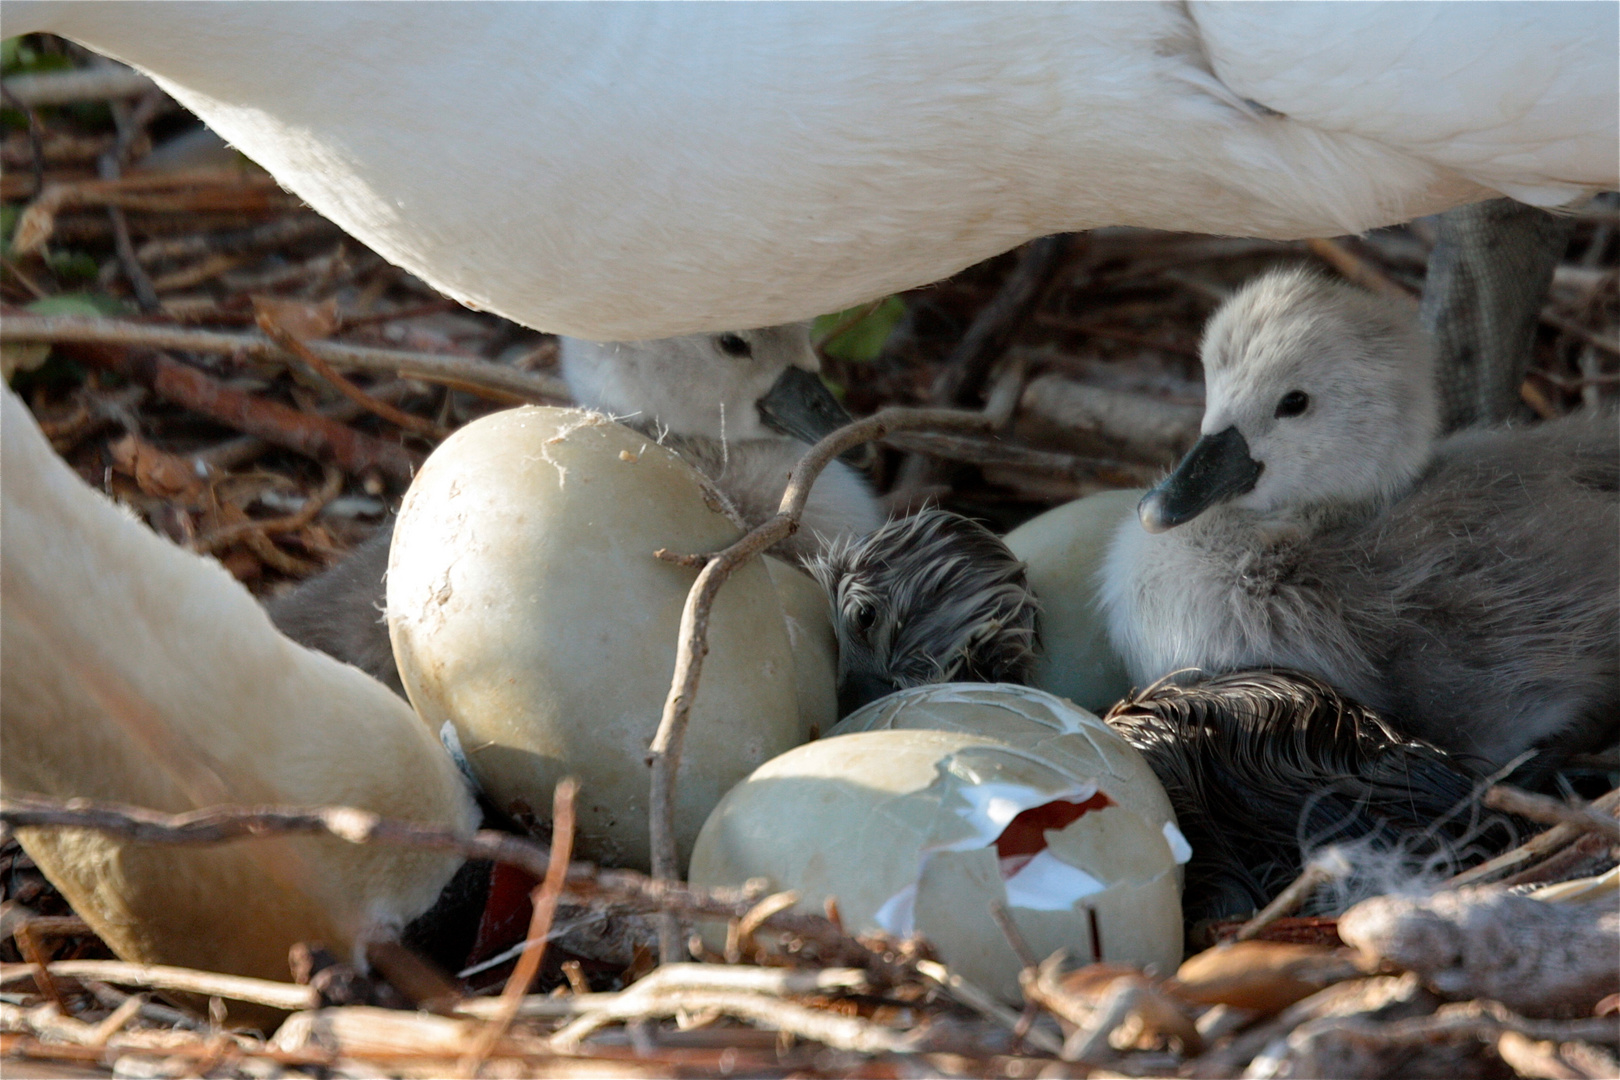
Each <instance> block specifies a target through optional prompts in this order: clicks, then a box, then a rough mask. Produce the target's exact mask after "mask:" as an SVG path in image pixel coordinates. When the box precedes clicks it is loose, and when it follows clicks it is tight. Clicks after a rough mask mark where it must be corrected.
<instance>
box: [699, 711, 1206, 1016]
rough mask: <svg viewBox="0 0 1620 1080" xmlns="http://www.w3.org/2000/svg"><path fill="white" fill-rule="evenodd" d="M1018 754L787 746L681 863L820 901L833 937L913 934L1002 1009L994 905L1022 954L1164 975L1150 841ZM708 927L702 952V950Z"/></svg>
mask: <svg viewBox="0 0 1620 1080" xmlns="http://www.w3.org/2000/svg"><path fill="white" fill-rule="evenodd" d="M1109 786H1111V784H1110V783H1101V784H1099V783H1098V782H1097V781H1096V780H1095V779H1094V778H1093V777H1090V776H1086V775H1076V774H1073V773H1070V772H1068V771H1067V770H1065V769H1063V768H1061V767H1058V766H1056V765H1054V764H1051V763H1048V762H1046V761H1043V760H1041V759H1040V757H1039V756H1038V755H1037V754H1035V753H1033V752H1031V751H1030V750H1028V749H1025V748H1022V747H1018V746H1014V745H1011V744H1009V743H1005V742H999V741H997V740H995V739H991V738H987V737H985V736H982V735H975V734H971V733H968V732H964V731H940V730H918V729H909V730H889V731H865V732H858V733H855V734H849V735H839V736H835V737H832V738H826V739H822V740H820V741H818V742H814V743H810V744H808V745H805V746H801V747H798V748H797V749H795V750H792V751H789V752H788V753H786V754H784V755H782V756H781V757H778V758H776V759H774V760H772V761H770V762H767V763H766V764H765V765H763V766H761V767H760V768H758V769H756V770H755V771H754V773H753V775H751V776H750V777H749V778H748V779H747V780H746V781H744V782H743V783H741V784H739V785H737V787H735V788H733V789H732V790H731V792H730V793H729V794H727V795H726V797H725V799H724V800H722V801H721V803H720V805H719V806H717V807H716V808H715V811H714V813H713V814H712V815H711V816H710V817H709V820H708V822H707V823H706V824H705V825H704V827H703V832H702V833H701V834H700V835H699V837H698V841H697V846H696V847H695V848H694V850H693V854H692V864H691V872H690V878H691V882H692V884H693V885H695V886H698V887H703V888H711V887H719V886H731V887H736V886H740V885H742V884H743V883H744V882H746V881H748V880H749V879H750V878H756V877H761V878H765V879H766V880H767V881H768V882H769V885H770V888H771V889H773V890H786V889H792V890H795V891H797V892H798V893H799V894H800V900H799V907H800V909H801V910H804V911H813V912H819V911H821V910H823V907H824V905H825V903H826V900H827V898H828V897H836V898H837V902H838V910H839V914H840V916H841V918H842V919H843V922H844V925H845V927H846V928H849V929H851V930H854V931H855V932H857V933H859V932H867V931H873V930H884V931H886V932H889V933H891V934H896V935H900V936H905V935H908V934H910V933H911V932H913V931H915V932H917V933H920V934H922V935H923V936H924V937H926V938H927V939H928V940H929V941H930V942H932V943H933V945H934V947H935V948H936V949H937V950H938V951H939V954H940V957H941V959H942V960H944V962H945V963H946V964H947V965H948V966H949V967H950V968H951V969H952V970H954V971H956V972H957V973H959V974H961V975H962V976H964V977H965V978H967V979H968V980H970V981H972V982H974V983H976V984H978V985H980V986H982V987H984V988H985V989H987V990H989V991H991V992H992V993H995V994H996V995H998V996H999V997H1001V998H1003V999H1005V1000H1007V1001H1011V1002H1017V1001H1020V1000H1022V998H1021V993H1020V990H1019V988H1018V971H1019V968H1020V961H1019V958H1018V956H1017V954H1016V953H1014V952H1013V949H1012V947H1011V946H1010V945H1009V944H1008V942H1007V939H1006V937H1005V935H1004V934H1003V933H1002V931H1001V929H1000V928H999V927H998V926H997V924H996V922H995V920H994V918H993V917H992V915H991V913H990V905H991V903H992V901H1000V902H1002V903H1004V904H1006V905H1007V908H1008V911H1009V912H1010V914H1011V915H1012V918H1013V920H1014V921H1015V922H1016V923H1017V925H1018V927H1019V930H1020V931H1021V932H1022V934H1023V936H1024V938H1025V939H1026V940H1027V941H1028V942H1029V944H1030V946H1031V948H1032V949H1034V951H1035V952H1036V953H1038V954H1039V955H1041V956H1046V955H1048V954H1050V953H1052V952H1054V951H1056V950H1057V949H1059V948H1063V949H1067V950H1068V951H1069V953H1070V954H1071V955H1073V956H1075V957H1076V958H1078V959H1080V960H1090V959H1093V958H1095V957H1094V953H1093V951H1092V941H1093V937H1092V930H1091V922H1090V912H1093V911H1094V912H1095V913H1096V917H1097V940H1098V941H1099V943H1100V944H1101V946H1102V958H1103V959H1107V960H1111V961H1120V962H1125V963H1136V964H1144V965H1153V966H1155V967H1157V968H1158V969H1159V970H1161V971H1164V972H1166V973H1168V972H1170V971H1173V970H1174V969H1175V966H1176V964H1177V963H1178V962H1179V961H1180V959H1181V941H1182V929H1181V900H1180V889H1179V886H1178V885H1177V882H1176V873H1175V867H1176V861H1175V857H1174V855H1173V853H1172V851H1171V849H1170V843H1169V841H1168V840H1167V839H1166V836H1165V833H1164V830H1163V829H1162V828H1161V827H1160V826H1159V825H1158V824H1157V823H1156V822H1154V821H1151V820H1149V819H1147V818H1145V817H1143V816H1142V815H1141V814H1140V813H1137V812H1135V811H1133V810H1131V809H1129V808H1127V807H1126V806H1125V805H1124V804H1123V803H1122V802H1120V801H1118V800H1115V799H1113V798H1112V797H1110V795H1109V792H1108V788H1109ZM717 935H718V931H717V930H715V929H714V928H708V930H707V932H706V936H711V937H712V936H717Z"/></svg>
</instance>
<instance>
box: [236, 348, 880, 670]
mask: <svg viewBox="0 0 1620 1080" xmlns="http://www.w3.org/2000/svg"><path fill="white" fill-rule="evenodd" d="M561 360H562V372H563V377H564V378H565V379H566V380H567V382H568V386H569V389H570V390H571V391H572V392H573V394H574V397H575V400H576V401H578V402H579V404H581V405H583V406H585V407H587V408H593V409H598V410H600V411H602V412H606V413H608V414H610V415H612V416H614V417H616V418H618V419H621V420H622V421H623V422H625V423H627V424H630V425H631V426H634V427H638V428H640V429H641V430H643V431H645V432H647V433H648V436H649V437H650V438H653V439H656V440H658V441H661V442H663V443H664V444H665V445H667V446H670V447H671V448H672V449H674V450H675V451H676V452H677V453H679V454H680V455H681V456H682V457H684V458H686V460H687V461H688V462H690V463H691V465H692V466H693V467H694V468H696V469H698V470H699V471H700V472H702V473H704V474H705V475H707V476H708V477H709V478H710V479H711V480H713V481H714V482H715V486H716V487H717V488H718V489H719V491H720V493H721V494H722V495H723V496H724V497H725V498H726V500H727V502H728V504H729V505H728V509H729V510H730V511H731V514H732V516H733V518H734V519H735V520H736V521H737V523H738V525H739V526H741V527H752V526H754V525H758V524H759V523H761V522H763V521H764V520H766V519H767V518H769V517H770V516H771V515H772V514H774V513H776V509H777V504H778V503H779V502H780V501H781V498H782V492H783V490H784V489H785V488H786V487H787V478H788V473H789V472H790V471H791V470H792V468H793V466H794V464H795V463H797V461H798V460H799V458H800V457H802V456H803V455H804V453H805V452H806V450H807V449H808V445H807V444H808V443H811V442H815V441H816V440H817V439H820V438H821V437H822V436H824V435H826V434H828V433H830V432H832V431H833V430H835V429H837V428H838V427H841V426H842V425H844V424H846V423H848V422H849V419H850V417H849V414H848V413H847V412H845V411H844V408H843V406H842V405H840V404H839V403H838V401H837V399H836V398H834V397H833V396H832V394H831V393H830V392H829V391H828V390H827V387H826V385H825V384H824V383H823V382H822V381H821V378H820V376H819V375H817V374H816V372H817V369H818V361H817V359H816V355H815V352H814V350H813V349H812V348H811V346H810V338H809V331H808V329H807V328H806V327H805V326H804V325H803V324H793V325H790V326H772V327H765V328H763V329H759V330H745V331H738V332H735V333H725V334H691V335H688V336H686V337H678V338H665V339H662V340H658V341H631V342H617V343H607V344H601V343H597V342H589V341H578V340H575V339H572V338H564V339H562V344H561ZM882 520H883V518H882V514H881V512H880V511H879V509H878V504H877V500H876V499H875V498H873V496H872V493H871V490H870V489H869V488H868V487H867V484H866V481H865V479H864V478H862V477H861V476H860V474H859V473H857V472H856V471H855V470H854V469H852V468H851V467H850V466H849V465H846V464H845V463H844V462H842V461H834V462H832V463H831V464H830V465H829V466H828V467H827V469H826V470H825V471H824V472H823V473H822V474H821V476H820V477H819V478H818V479H817V481H816V484H815V486H813V487H812V488H811V490H810V499H809V502H808V503H807V505H806V506H805V512H804V517H803V519H802V522H801V527H800V530H799V532H798V533H796V534H795V535H794V536H793V537H790V538H789V539H788V540H785V541H783V542H782V543H781V544H778V545H776V546H775V547H773V548H772V549H771V550H772V553H773V554H778V555H782V556H784V557H787V558H792V559H800V560H802V559H805V558H808V557H810V556H812V555H814V554H816V553H817V552H819V551H820V550H821V548H822V546H823V545H824V544H827V543H832V542H835V541H837V540H839V539H841V538H842V539H851V538H853V537H856V536H859V535H862V534H864V533H867V532H870V531H871V530H872V529H875V528H876V527H877V526H878V524H879V523H880V522H881V521H882ZM392 539H393V523H392V522H391V521H390V522H388V523H385V524H384V525H383V527H382V528H380V529H379V530H378V531H377V533H376V534H375V535H374V536H372V537H371V538H370V539H368V540H367V541H366V542H365V543H363V544H360V545H359V546H358V547H356V548H355V549H354V551H353V552H352V553H350V555H349V557H348V558H347V559H345V560H344V561H343V562H341V563H339V564H338V565H337V566H335V567H333V568H332V569H331V570H328V571H327V572H325V573H324V574H321V575H319V576H317V577H314V578H311V579H310V580H308V581H306V582H304V583H303V584H302V585H300V586H299V587H298V588H296V589H294V590H293V591H291V592H290V593H287V594H286V595H283V596H280V597H278V598H276V599H274V600H272V601H271V602H270V604H269V605H268V608H269V612H270V618H271V619H272V620H273V621H274V622H275V624H276V625H277V627H279V628H280V630H281V631H282V633H284V634H286V635H287V636H288V637H290V638H292V639H293V640H294V641H297V642H299V643H300V644H303V645H308V646H310V647H311V648H314V649H319V650H321V651H322V652H325V653H328V654H329V655H332V656H335V657H337V658H338V659H340V660H344V661H347V662H348V663H351V664H354V665H355V666H356V667H359V668H361V669H362V670H364V671H366V672H368V673H369V674H371V675H372V676H373V677H375V678H377V679H379V680H381V681H382V682H384V683H386V684H387V685H388V686H390V687H392V688H393V689H394V690H395V691H396V692H399V693H401V694H403V693H404V686H403V684H402V683H401V682H400V678H399V673H398V671H397V670H396V669H395V666H394V653H393V647H392V646H391V645H390V643H389V640H388V627H387V623H386V621H385V620H384V617H383V605H384V599H385V596H386V585H385V583H384V580H383V577H384V574H385V573H386V572H387V570H388V549H389V545H390V543H391V542H392Z"/></svg>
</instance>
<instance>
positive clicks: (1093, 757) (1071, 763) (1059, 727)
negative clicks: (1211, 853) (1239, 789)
mask: <svg viewBox="0 0 1620 1080" xmlns="http://www.w3.org/2000/svg"><path fill="white" fill-rule="evenodd" d="M885 730H888V731H899V730H911V731H918V730H937V731H961V732H967V733H969V734H973V735H979V736H983V737H985V738H990V739H995V740H997V741H999V742H1004V743H1009V744H1011V745H1013V746H1017V747H1020V748H1022V749H1024V750H1027V751H1029V752H1030V753H1031V754H1033V755H1034V757H1035V758H1037V759H1038V760H1041V761H1045V762H1047V763H1049V764H1051V765H1052V766H1053V767H1055V768H1057V769H1059V770H1061V771H1062V772H1065V773H1067V774H1069V775H1073V776H1091V777H1096V778H1098V779H1099V780H1101V781H1102V782H1104V783H1106V784H1108V788H1109V792H1110V794H1111V797H1112V798H1114V799H1115V800H1116V801H1117V802H1118V803H1119V804H1120V805H1121V806H1124V807H1125V808H1126V809H1128V810H1131V811H1133V812H1135V813H1137V814H1140V815H1141V816H1142V817H1143V818H1145V819H1147V820H1148V821H1150V822H1152V823H1154V824H1155V825H1156V826H1157V827H1158V828H1159V829H1160V831H1161V832H1162V833H1163V834H1164V837H1165V840H1166V842H1168V843H1169V845H1170V848H1171V851H1172V852H1173V853H1174V854H1175V856H1176V862H1177V863H1184V862H1186V861H1187V860H1188V859H1189V858H1190V857H1191V856H1192V848H1191V847H1190V846H1189V845H1188V844H1187V840H1186V838H1185V837H1184V836H1182V834H1181V830H1180V827H1179V826H1178V824H1177V822H1176V812H1175V810H1174V809H1173V808H1172V807H1171V805H1170V797H1169V795H1167V794H1165V790H1164V787H1163V785H1161V784H1160V783H1159V780H1158V777H1156V776H1154V775H1153V769H1152V768H1151V767H1150V766H1149V765H1148V763H1147V759H1146V758H1144V757H1143V756H1142V754H1141V752H1140V751H1139V750H1137V749H1136V747H1134V746H1132V745H1131V744H1130V743H1128V742H1126V741H1125V739H1124V737H1123V736H1121V735H1120V734H1119V733H1118V732H1117V731H1115V730H1114V729H1113V728H1111V727H1109V726H1108V725H1107V724H1106V723H1104V722H1103V720H1102V719H1101V718H1100V717H1098V716H1096V715H1094V714H1093V713H1090V712H1088V711H1086V710H1085V709H1082V708H1080V707H1079V706H1078V705H1076V704H1074V702H1072V701H1065V700H1064V699H1062V698H1060V697H1057V696H1056V695H1054V694H1049V693H1046V692H1045V691H1043V690H1037V689H1035V688H1033V687H1029V686H1018V685H1016V684H1013V683H935V684H933V685H930V686H914V687H912V688H910V689H908V690H901V691H899V692H898V693H894V694H890V695H888V696H887V697H883V698H879V699H878V700H877V701H874V702H872V703H871V704H869V705H866V706H865V707H863V708H861V709H857V710H856V711H855V712H853V713H851V714H849V715H848V716H846V717H845V718H844V719H843V720H842V721H841V722H840V723H839V724H838V726H837V727H835V728H833V729H832V732H831V734H834V735H845V734H850V733H852V732H857V731H885Z"/></svg>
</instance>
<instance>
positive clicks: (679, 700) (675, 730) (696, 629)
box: [647, 408, 988, 963]
mask: <svg viewBox="0 0 1620 1080" xmlns="http://www.w3.org/2000/svg"><path fill="white" fill-rule="evenodd" d="M987 426H988V421H987V420H986V419H985V417H983V416H981V415H980V414H978V413H971V412H959V411H957V410H954V409H894V408H891V409H884V410H883V411H882V412H880V413H878V414H877V415H875V416H869V417H867V418H866V419H864V420H857V421H855V422H854V423H853V424H847V425H845V426H844V427H842V428H839V429H838V430H837V431H835V432H833V433H832V434H831V435H828V436H827V437H826V438H824V439H822V440H821V441H820V442H818V443H816V445H815V446H813V447H811V448H810V451H809V452H808V453H806V454H805V455H804V457H802V458H800V459H799V463H798V464H797V465H795V466H794V467H793V472H792V473H791V474H790V475H789V477H788V484H787V489H786V490H785V491H784V492H783V493H782V503H781V506H780V508H779V509H778V510H777V513H776V515H775V516H774V517H772V518H771V519H770V520H768V521H766V522H764V523H763V524H761V525H760V526H758V527H757V528H755V529H752V530H750V531H749V532H747V533H745V534H744V535H743V536H742V537H741V538H740V539H739V540H738V541H737V542H736V543H734V544H732V545H731V546H730V547H728V548H726V549H725V550H724V551H721V552H718V553H716V554H713V555H710V556H707V557H706V561H705V563H704V566H703V569H702V570H700V571H699V572H698V576H697V580H696V581H694V582H693V583H692V588H691V590H690V591H689V592H688V593H687V596H686V603H685V605H684V606H683V607H682V609H681V628H680V644H679V647H678V651H677V652H676V656H675V673H674V677H673V678H672V679H671V680H670V687H669V696H668V697H666V698H665V699H664V712H663V715H662V717H660V719H659V721H658V731H657V733H656V734H655V735H654V736H653V740H652V746H651V747H650V749H649V753H648V761H647V763H648V765H649V766H651V768H652V795H651V800H650V804H651V805H650V810H651V813H650V823H649V824H650V831H651V839H652V871H653V876H654V877H655V878H658V879H661V880H664V881H675V880H677V879H678V878H679V877H680V866H679V863H678V861H677V856H676V849H675V825H674V822H675V775H676V772H677V771H678V770H679V768H680V763H681V744H682V741H683V740H684V739H685V737H686V725H687V723H688V721H689V720H690V719H691V715H692V701H693V700H694V699H695V698H696V696H697V687H698V681H699V679H700V678H702V675H703V658H704V657H705V656H707V655H708V652H709V642H708V636H709V613H710V610H711V609H712V608H713V606H714V599H715V597H716V596H717V595H718V594H719V592H720V587H721V586H722V585H724V584H725V583H726V580H727V579H728V578H729V577H730V576H731V575H732V573H733V572H734V571H735V570H736V569H737V568H738V567H739V566H742V565H743V564H744V563H746V562H747V561H748V560H749V559H751V558H753V557H754V556H755V555H758V554H759V553H760V552H762V551H764V550H765V549H766V548H768V547H770V546H771V545H772V544H775V543H778V542H779V541H782V540H785V539H786V538H788V537H789V536H792V535H793V533H794V532H796V531H797V530H798V528H799V518H800V517H801V516H802V515H803V514H804V505H805V502H806V501H807V500H808V499H809V498H810V488H811V486H812V485H813V484H814V483H815V480H816V477H818V476H820V475H821V471H822V470H823V469H825V468H826V467H827V465H828V464H829V463H830V462H831V461H832V460H833V459H834V458H836V457H837V456H838V455H839V454H842V453H843V452H844V451H846V450H850V449H852V448H854V447H857V446H860V445H862V444H864V443H868V442H871V441H872V440H874V439H881V438H883V437H884V436H885V435H887V434H888V433H889V432H891V431H902V430H914V429H917V428H929V427H935V428H947V429H955V430H963V429H966V430H978V431H983V430H985V428H986V427H987ZM666 557H667V556H666ZM698 558H705V557H703V556H685V557H684V561H685V564H686V565H692V564H693V561H694V560H696V559H698ZM670 561H673V562H682V561H683V559H682V557H680V556H677V557H675V558H672V559H671V560H670ZM660 938H661V940H660V943H659V951H660V953H661V954H662V959H663V961H664V962H665V963H670V962H673V961H675V960H679V959H680V957H681V949H682V947H683V938H682V937H681V934H680V931H679V928H678V927H676V926H674V925H672V924H671V923H670V922H669V920H667V919H666V920H665V921H664V924H663V925H661V926H660Z"/></svg>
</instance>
